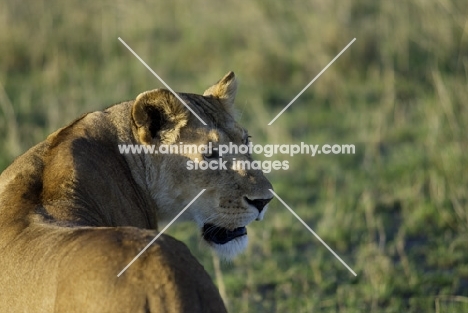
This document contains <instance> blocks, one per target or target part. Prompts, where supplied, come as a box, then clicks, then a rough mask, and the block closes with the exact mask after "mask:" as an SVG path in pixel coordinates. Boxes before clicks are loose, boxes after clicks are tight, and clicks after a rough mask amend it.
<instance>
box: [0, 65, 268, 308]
mask: <svg viewBox="0 0 468 313" xmlns="http://www.w3.org/2000/svg"><path fill="white" fill-rule="evenodd" d="M236 89H237V86H236V80H235V76H234V73H232V72H230V73H228V74H227V75H226V76H225V77H224V78H222V79H221V80H220V81H219V82H218V83H217V84H215V85H213V86H212V87H210V88H209V89H208V90H207V91H205V93H204V94H203V96H201V95H195V94H187V93H178V95H179V96H180V97H181V98H182V99H183V100H184V102H185V103H187V105H188V106H190V108H191V109H192V110H193V111H194V112H196V114H197V115H198V116H199V117H200V118H201V119H203V120H204V121H205V122H206V123H207V125H206V126H205V125H203V124H202V123H201V122H200V121H199V119H198V118H197V117H196V116H195V115H194V114H192V113H191V112H190V111H189V110H188V109H187V108H186V107H185V106H184V104H183V103H181V102H180V101H179V100H178V99H177V98H176V97H175V96H174V95H173V94H172V93H170V92H169V91H167V90H165V89H157V90H152V91H148V92H144V93H142V94H140V95H139V96H138V97H137V98H136V100H134V101H128V102H124V103H120V104H117V105H114V106H111V107H110V108H108V109H106V110H104V111H98V112H93V113H89V114H86V115H84V116H82V117H81V118H79V119H77V120H76V121H74V122H73V123H71V124H70V125H68V126H67V127H64V128H62V129H59V130H58V131H56V132H55V133H53V134H51V135H50V136H49V137H48V138H47V139H46V140H45V141H44V142H42V143H39V144H38V145H36V146H35V147H33V148H31V149H30V150H29V151H27V152H26V153H25V154H24V155H22V156H20V157H18V158H17V159H16V160H15V161H14V162H13V164H12V165H11V166H10V167H8V168H7V169H6V170H5V171H4V172H3V173H2V174H1V176H0V312H216V313H219V312H225V311H226V310H225V307H224V304H223V302H222V300H221V298H220V296H219V293H218V291H217V289H216V287H215V286H214V284H213V283H212V280H211V279H210V277H209V276H208V274H207V273H206V272H205V270H204V269H203V267H202V266H201V265H200V264H199V263H198V262H197V261H196V260H195V258H194V257H193V256H192V255H191V253H190V251H189V250H188V249H187V248H186V246H185V245H184V244H182V243H181V242H179V241H177V240H175V239H173V238H171V237H170V236H166V235H163V236H161V237H160V238H159V239H158V240H156V242H155V243H154V244H153V245H152V246H151V247H150V248H149V249H148V250H147V251H146V252H145V253H143V254H142V255H141V257H140V258H139V259H137V260H136V261H135V263H133V265H132V266H131V267H129V268H128V270H127V271H126V272H125V273H123V274H122V275H121V276H120V277H117V274H118V273H119V272H120V271H121V270H122V269H123V268H124V267H125V266H126V265H127V264H128V263H129V262H130V261H131V260H132V259H133V258H134V257H135V256H136V255H137V254H138V253H139V252H140V251H141V250H142V249H143V248H144V247H145V246H146V245H147V244H148V243H149V242H150V241H151V239H153V238H154V237H155V236H156V235H157V234H158V231H157V229H158V222H160V221H169V220H171V219H172V218H174V217H175V216H176V215H177V214H178V213H179V212H181V210H182V209H183V208H184V207H185V206H186V205H187V204H188V203H189V202H190V201H191V200H192V199H193V198H194V197H195V196H196V195H197V194H198V193H199V192H200V191H201V190H202V189H206V191H205V192H204V193H203V194H202V195H201V196H200V197H199V198H198V199H197V200H196V201H195V202H194V203H193V204H192V205H191V206H190V208H189V209H188V210H187V211H186V212H184V214H182V216H181V219H185V220H193V221H195V222H196V223H197V225H198V226H199V227H200V229H201V234H202V238H203V239H204V240H205V241H206V242H207V243H208V244H209V245H210V246H212V247H213V248H214V249H215V250H216V251H217V252H218V253H219V254H220V255H222V256H227V257H232V256H234V255H236V254H237V253H239V252H240V251H241V250H242V249H243V248H244V247H245V245H246V242H247V238H246V236H247V235H246V230H245V226H246V225H247V224H249V223H250V222H252V221H253V220H260V219H262V217H263V214H264V213H265V210H266V205H267V203H268V202H269V201H270V200H271V198H272V195H271V194H270V192H269V190H268V189H270V188H272V186H271V185H270V183H269V182H268V180H267V179H266V178H265V177H264V176H263V173H262V172H261V171H259V170H248V169H246V170H241V169H237V170H236V169H234V168H233V167H232V166H230V165H232V161H233V158H236V159H237V160H249V161H250V160H251V157H250V155H248V154H235V155H225V156H223V157H222V160H223V162H224V161H227V165H228V166H227V170H217V171H213V170H206V171H200V170H188V168H187V166H186V163H187V161H190V160H192V161H195V159H198V161H201V160H217V159H219V158H218V155H217V154H216V152H214V151H215V150H213V151H212V153H211V154H209V153H205V154H204V155H201V154H197V153H198V152H196V153H191V154H183V153H178V154H164V155H163V154H131V153H128V154H125V153H123V154H122V153H120V151H119V147H118V146H119V144H134V145H140V144H143V145H154V146H155V147H158V146H161V145H163V144H179V143H180V142H183V143H184V144H197V145H199V144H209V143H211V144H212V145H213V146H216V145H219V144H223V143H228V142H232V143H233V144H237V145H241V144H246V143H247V142H248V140H249V139H248V135H247V132H246V131H245V130H244V129H243V128H242V127H240V126H239V125H238V124H237V123H236V121H235V120H234V118H233V104H234V97H235V94H236Z"/></svg>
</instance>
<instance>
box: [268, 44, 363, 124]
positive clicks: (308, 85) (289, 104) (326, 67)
mask: <svg viewBox="0 0 468 313" xmlns="http://www.w3.org/2000/svg"><path fill="white" fill-rule="evenodd" d="M354 41H356V38H354V39H353V40H351V42H350V43H348V45H347V46H346V47H344V49H343V50H341V52H340V53H338V55H337V56H336V57H335V58H334V59H333V60H331V61H330V63H328V65H327V66H325V68H324V69H323V70H322V71H321V72H320V73H318V75H317V76H315V78H314V79H312V81H311V82H310V83H308V84H307V86H305V87H304V89H302V90H301V92H300V93H298V95H297V96H296V97H294V99H292V100H291V102H289V103H288V105H287V106H285V107H284V109H283V110H281V112H279V113H278V115H276V117H275V118H274V119H272V120H271V122H270V123H268V126H270V125H271V124H273V122H274V121H276V119H277V118H278V117H280V115H281V114H283V113H284V111H286V109H287V108H289V107H290V106H291V104H293V103H294V101H296V100H297V98H299V96H300V95H302V93H303V92H304V91H306V90H307V88H309V87H310V85H312V84H313V83H314V82H315V81H316V80H317V78H319V77H320V75H322V74H323V72H325V71H326V70H327V69H328V67H329V66H330V65H332V64H333V62H335V61H336V59H338V58H339V57H340V55H341V54H343V52H345V51H346V49H348V48H349V46H351V45H352V44H353V42H354Z"/></svg>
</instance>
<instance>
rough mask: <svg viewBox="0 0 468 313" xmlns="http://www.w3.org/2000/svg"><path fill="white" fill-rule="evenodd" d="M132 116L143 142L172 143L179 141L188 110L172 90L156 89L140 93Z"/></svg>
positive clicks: (134, 104)
mask: <svg viewBox="0 0 468 313" xmlns="http://www.w3.org/2000/svg"><path fill="white" fill-rule="evenodd" d="M132 118H133V121H134V123H135V125H136V127H137V129H138V137H139V138H138V139H139V140H140V141H141V142H142V143H144V144H154V143H156V142H160V143H163V144H171V143H174V142H176V141H177V138H178V137H179V133H180V128H182V127H184V126H185V125H186V124H187V121H188V112H187V110H186V109H185V107H184V106H183V104H182V103H180V101H179V100H178V99H177V98H176V97H174V95H172V94H171V93H170V91H168V90H165V89H155V90H151V91H146V92H143V93H141V94H139V95H138V97H137V98H136V100H135V102H134V103H133V107H132Z"/></svg>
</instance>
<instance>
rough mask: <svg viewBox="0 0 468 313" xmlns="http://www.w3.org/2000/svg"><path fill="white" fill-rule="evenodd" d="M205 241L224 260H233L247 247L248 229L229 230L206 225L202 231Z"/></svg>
mask: <svg viewBox="0 0 468 313" xmlns="http://www.w3.org/2000/svg"><path fill="white" fill-rule="evenodd" d="M202 236H203V239H204V240H205V241H206V242H207V243H208V244H209V245H210V246H211V247H212V248H213V249H214V250H215V251H216V253H217V254H218V255H219V256H220V257H222V258H224V259H232V258H234V257H235V256H236V255H238V254H239V253H241V252H242V251H244V250H245V248H246V247H247V242H248V239H247V229H246V228H245V226H242V227H237V228H235V229H232V230H229V229H226V228H224V227H219V226H215V225H213V224H205V225H204V226H203V229H202Z"/></svg>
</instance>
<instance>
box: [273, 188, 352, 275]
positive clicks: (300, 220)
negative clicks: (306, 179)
mask: <svg viewBox="0 0 468 313" xmlns="http://www.w3.org/2000/svg"><path fill="white" fill-rule="evenodd" d="M269 190H270V192H271V193H272V194H273V195H274V196H275V197H276V198H277V199H278V200H279V201H280V202H281V203H282V204H283V205H284V206H285V207H286V208H287V209H288V210H289V211H290V212H291V213H292V214H293V215H294V216H295V217H296V218H297V219H298V220H299V222H301V223H302V224H303V225H304V226H305V228H307V229H308V230H309V231H310V232H311V233H312V235H314V236H315V237H316V238H317V239H318V240H319V241H320V242H321V243H322V244H323V245H324V246H325V247H326V248H327V249H328V250H329V251H330V252H331V253H332V254H333V255H334V256H335V257H336V258H337V259H338V260H339V261H340V262H341V263H342V264H343V265H344V266H345V267H346V268H347V269H348V270H349V271H350V272H351V273H353V275H354V276H357V274H356V273H355V272H354V271H353V270H352V269H351V267H349V266H348V264H346V263H345V262H344V261H343V260H342V259H341V258H340V257H339V256H338V254H336V253H335V251H333V250H332V249H331V248H330V247H329V246H328V245H327V244H326V243H325V241H323V240H322V238H320V237H319V235H317V234H316V233H315V232H314V231H313V230H312V229H311V228H310V227H309V225H307V224H306V223H305V222H304V221H303V220H302V219H301V218H300V217H299V215H297V214H296V212H294V211H293V210H292V209H291V208H290V207H289V206H288V205H287V204H286V202H284V201H283V199H281V198H280V197H279V196H278V195H277V194H276V193H275V192H274V191H273V190H271V189H269Z"/></svg>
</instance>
